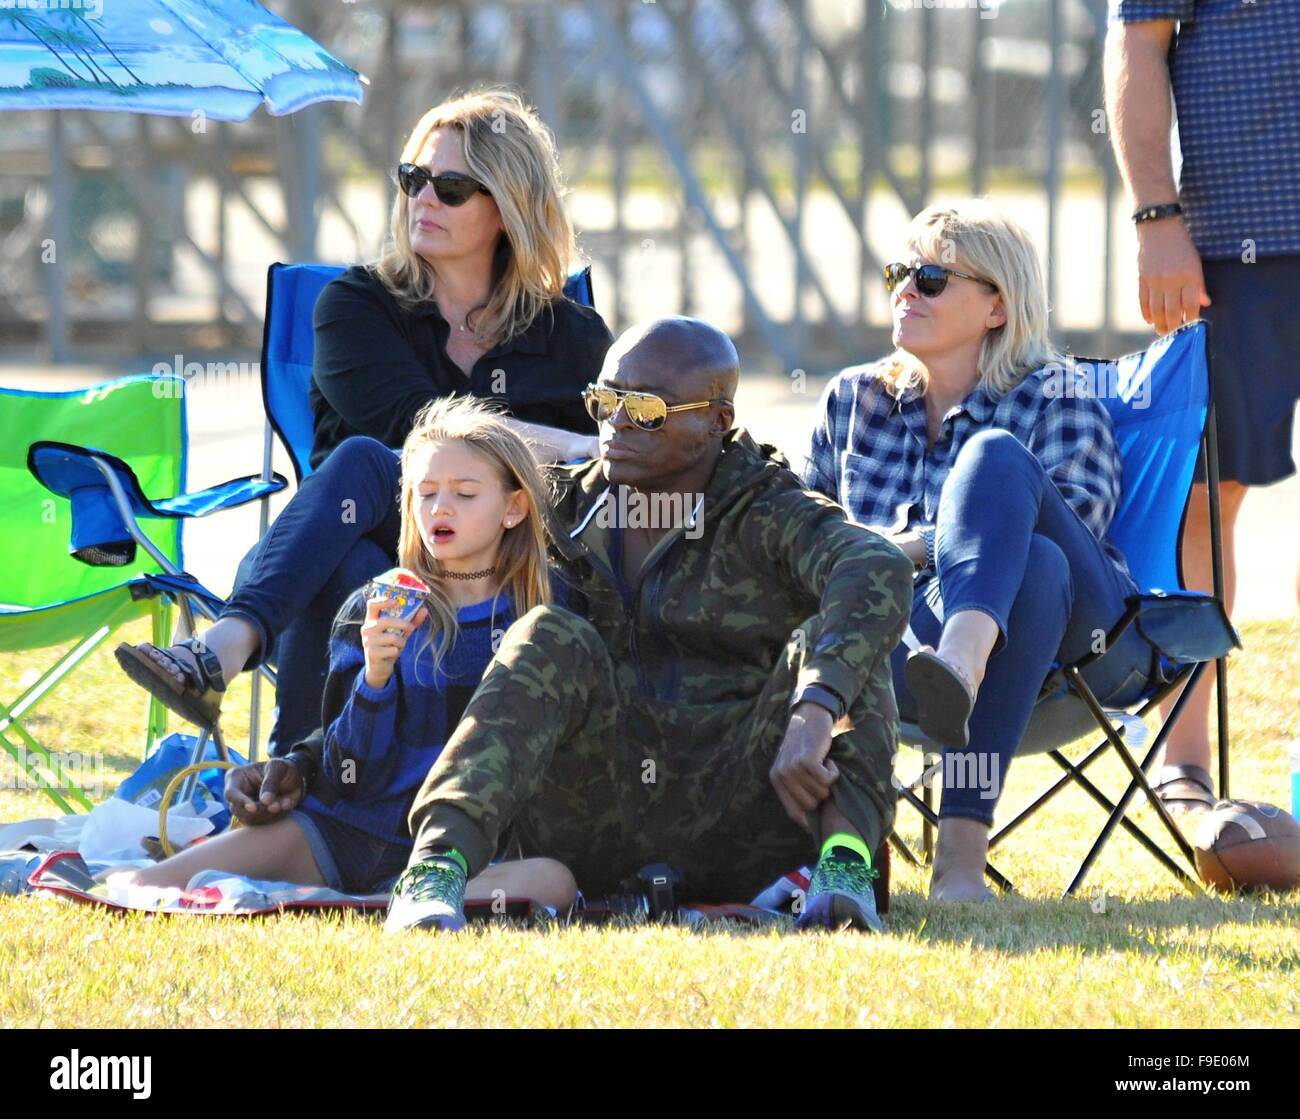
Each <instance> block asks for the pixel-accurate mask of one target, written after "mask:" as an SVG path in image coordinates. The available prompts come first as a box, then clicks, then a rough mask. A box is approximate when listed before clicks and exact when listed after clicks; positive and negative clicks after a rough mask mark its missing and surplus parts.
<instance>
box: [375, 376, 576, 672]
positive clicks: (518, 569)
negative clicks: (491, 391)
mask: <svg viewBox="0 0 1300 1119" xmlns="http://www.w3.org/2000/svg"><path fill="white" fill-rule="evenodd" d="M453 441H454V442H460V443H464V444H465V446H466V447H468V448H469V449H470V450H471V451H473V452H474V453H475V454H477V455H478V456H479V457H480V458H482V459H483V460H484V461H486V462H487V463H488V464H489V465H490V466H491V467H492V469H493V470H494V471H495V472H496V475H497V477H498V479H499V480H500V482H501V485H502V487H503V488H504V489H505V491H506V493H507V494H509V493H511V492H513V491H515V490H523V491H524V495H525V497H526V500H527V502H528V516H526V517H525V518H524V519H523V520H522V521H520V522H518V523H517V524H516V525H515V526H514V528H511V529H502V536H501V544H500V547H499V548H498V549H497V557H496V564H495V566H496V576H495V578H494V580H493V594H494V595H495V594H501V593H505V594H508V595H509V596H510V599H511V601H512V603H513V604H514V614H515V617H516V618H522V617H523V616H524V615H525V614H526V613H527V612H528V611H529V610H531V609H532V608H533V607H534V606H545V605H549V604H550V602H551V583H550V577H549V574H548V571H547V563H546V528H545V525H544V524H543V516H542V509H543V506H544V504H545V502H546V493H547V490H546V484H545V482H543V480H542V476H541V472H540V471H539V470H538V468H537V464H536V463H535V462H534V460H533V456H532V454H531V453H530V452H529V450H528V448H527V446H525V444H524V441H523V440H522V439H521V438H520V437H519V436H518V435H516V434H515V433H514V432H513V431H511V430H510V428H509V427H508V426H507V425H506V424H505V423H504V422H503V421H502V419H501V417H500V414H499V412H498V411H497V410H496V409H495V408H494V407H493V406H492V405H490V404H489V403H487V402H485V401H482V400H479V399H476V398H475V397H468V396H462V397H444V398H442V399H439V400H434V401H432V402H431V403H429V404H427V405H426V406H425V407H424V408H423V409H421V411H420V412H419V413H418V414H417V415H416V417H415V425H414V427H412V428H411V433H410V434H409V435H408V436H407V437H406V442H405V443H403V444H402V491H401V498H400V501H401V516H402V527H401V534H400V536H399V538H398V545H397V562H398V563H399V564H400V565H401V566H402V567H404V568H406V569H407V570H408V571H412V572H414V573H415V574H416V575H418V576H419V577H420V578H421V579H423V580H424V581H425V582H426V583H427V584H428V585H429V588H430V592H431V593H430V595H429V621H428V623H427V629H428V634H429V640H430V642H433V641H434V640H435V639H436V637H437V635H438V634H445V635H446V639H445V640H444V641H443V642H442V644H441V647H439V648H436V649H435V651H434V658H433V663H434V670H435V676H436V671H437V667H438V666H439V665H440V664H441V663H442V661H443V659H444V658H445V657H446V656H447V654H448V653H449V652H450V651H451V648H452V646H453V645H454V644H455V641H456V637H457V634H458V632H459V630H458V627H457V624H456V607H455V606H453V605H452V603H451V600H450V598H449V597H448V595H447V590H446V583H445V580H444V577H443V574H442V565H441V564H440V563H439V562H438V561H437V560H435V559H434V558H433V556H431V555H430V554H429V551H428V549H427V548H426V547H425V543H424V538H423V536H422V535H421V532H420V522H419V518H418V516H417V514H416V503H417V502H418V500H419V494H418V487H419V484H420V482H421V481H422V480H423V473H422V472H421V471H420V469H419V468H420V465H421V464H420V462H419V459H420V458H421V455H422V453H424V452H427V451H428V450H429V448H430V447H433V446H434V445H435V444H439V443H449V442H453Z"/></svg>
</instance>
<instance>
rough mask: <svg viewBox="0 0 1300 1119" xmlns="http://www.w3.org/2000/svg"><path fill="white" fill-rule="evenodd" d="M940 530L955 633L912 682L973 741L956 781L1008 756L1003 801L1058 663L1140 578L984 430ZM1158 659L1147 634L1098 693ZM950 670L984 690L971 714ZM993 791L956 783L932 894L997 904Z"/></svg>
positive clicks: (962, 464) (999, 776) (1006, 444)
mask: <svg viewBox="0 0 1300 1119" xmlns="http://www.w3.org/2000/svg"><path fill="white" fill-rule="evenodd" d="M938 526H939V527H938V534H937V537H936V561H937V564H936V565H937V568H938V577H937V583H938V588H937V596H938V598H937V600H936V602H933V603H930V607H931V617H932V618H933V617H936V616H941V617H942V636H941V637H940V641H939V646H938V651H937V658H935V657H929V658H922V662H923V663H925V664H927V666H929V667H928V669H927V671H926V672H917V671H916V670H915V667H914V666H915V664H916V660H913V661H912V662H910V663H909V665H908V666H907V669H906V670H905V677H906V683H907V685H908V688H909V690H910V691H911V692H912V693H914V695H913V698H914V699H915V701H916V704H917V707H918V712H919V715H920V717H921V722H922V728H923V729H927V728H926V723H927V718H926V716H927V707H931V706H940V705H946V706H950V707H951V708H952V709H951V710H947V711H944V712H941V713H942V714H943V715H944V716H945V717H944V718H943V719H940V720H938V722H939V723H940V725H953V726H956V727H957V730H958V731H959V732H960V731H961V730H963V729H964V730H967V731H968V734H969V739H968V740H969V743H970V746H971V750H970V751H969V753H971V754H973V755H974V756H973V757H968V758H962V759H958V758H952V759H951V760H950V759H949V758H948V757H947V756H945V762H944V765H945V772H950V771H951V772H960V773H963V774H971V773H972V772H973V773H974V774H976V775H977V776H978V775H979V774H981V773H986V772H987V768H988V766H989V765H990V764H992V763H993V759H994V758H995V757H996V765H997V772H996V789H997V791H998V792H1000V789H1001V784H1002V781H1003V780H1004V778H1005V773H1006V768H1007V765H1008V763H1009V762H1010V759H1011V757H1012V756H1013V755H1014V753H1015V750H1016V747H1017V746H1018V745H1019V742H1020V739H1021V737H1023V735H1024V730H1025V727H1026V726H1027V725H1028V721H1029V716H1030V715H1031V713H1032V711H1033V706H1034V703H1035V701H1036V700H1037V698H1038V693H1039V691H1040V689H1041V686H1042V684H1043V682H1044V680H1045V679H1046V677H1047V675H1048V672H1049V671H1050V668H1051V665H1052V662H1053V661H1054V660H1061V661H1073V660H1076V659H1078V658H1080V657H1082V656H1083V655H1085V654H1086V653H1087V652H1089V651H1090V649H1091V648H1092V647H1093V644H1094V643H1095V642H1096V640H1097V639H1098V635H1099V634H1103V635H1104V634H1105V633H1106V632H1107V631H1108V630H1109V629H1110V627H1111V626H1112V625H1113V624H1114V623H1115V622H1116V621H1117V620H1118V619H1119V617H1120V615H1121V614H1122V613H1123V611H1124V606H1125V600H1126V598H1127V597H1128V595H1129V594H1131V593H1132V591H1133V586H1132V581H1131V580H1129V579H1128V578H1126V577H1125V576H1123V575H1121V574H1120V572H1119V571H1118V570H1117V569H1116V568H1115V565H1114V564H1113V563H1112V562H1111V560H1110V558H1109V556H1108V555H1107V554H1106V552H1105V549H1104V548H1103V547H1102V545H1101V544H1100V543H1099V542H1098V541H1097V539H1096V538H1095V537H1094V536H1093V535H1092V533H1091V532H1090V531H1089V529H1088V528H1087V526H1086V525H1085V524H1084V523H1083V522H1082V521H1081V520H1080V519H1079V517H1078V516H1077V514H1075V512H1074V510H1073V509H1071V508H1070V506H1069V505H1068V504H1067V503H1066V502H1065V500H1064V499H1063V498H1062V497H1061V495H1060V493H1059V492H1058V491H1057V489H1056V487H1055V486H1054V485H1053V484H1052V482H1051V480H1050V479H1049V478H1048V477H1047V475H1046V473H1045V472H1044V471H1043V468H1042V465H1041V464H1040V463H1039V462H1038V460H1037V459H1036V458H1034V456H1033V454H1032V453H1030V452H1029V451H1028V450H1027V449H1026V448H1025V447H1024V446H1022V445H1021V444H1020V443H1019V442H1018V441H1017V440H1016V439H1015V438H1014V437H1013V436H1011V435H1010V434H1009V433H1007V432H1001V431H990V432H985V433H982V434H980V435H979V436H976V437H975V438H974V439H972V440H971V441H970V443H968V444H967V446H966V447H965V448H963V450H962V453H961V455H960V456H959V457H958V461H957V463H956V464H955V465H954V467H953V470H952V473H951V474H950V475H949V478H948V481H947V482H946V483H945V486H944V490H943V495H942V497H941V500H940V507H939V519H938ZM936 606H937V607H938V609H937V610H936V609H935V607H936ZM915 615H916V621H914V626H915V625H917V624H920V625H921V626H922V629H924V628H925V627H926V625H927V620H926V618H925V614H924V612H923V611H922V610H921V609H919V608H917V609H916V611H915ZM959 620H961V621H964V622H965V623H966V625H965V627H964V629H962V630H959V633H960V639H959V640H955V641H954V640H950V634H951V633H952V632H953V630H954V629H955V628H957V627H956V625H955V623H957V622H958V621H959ZM931 629H932V625H931ZM972 634H973V635H975V637H976V640H973V641H972V640H970V635H972ZM1150 663H1151V653H1150V649H1149V648H1148V647H1147V646H1146V645H1145V643H1144V642H1143V641H1142V640H1141V638H1140V636H1139V635H1137V634H1136V632H1134V633H1132V634H1129V635H1126V636H1125V638H1124V639H1123V646H1122V648H1116V649H1112V650H1110V651H1109V653H1108V655H1107V657H1106V658H1104V659H1103V661H1101V662H1099V664H1098V666H1097V667H1096V669H1095V673H1094V675H1093V676H1092V677H1091V678H1090V683H1092V685H1093V686H1094V688H1095V689H1096V690H1097V691H1098V693H1099V694H1100V695H1101V697H1102V698H1103V699H1105V698H1106V697H1107V696H1109V695H1112V694H1119V693H1121V692H1125V691H1126V690H1128V689H1130V688H1131V687H1132V685H1133V682H1134V681H1135V680H1136V679H1137V678H1138V677H1140V676H1144V674H1145V673H1146V672H1148V671H1149V669H1150ZM948 667H951V668H954V669H956V676H957V677H958V678H960V677H965V678H966V679H967V680H968V681H969V682H970V683H971V685H972V687H971V689H970V691H971V692H972V693H973V694H970V695H967V694H965V692H964V691H963V694H962V696H961V699H962V700H964V704H965V705H964V707H963V705H962V704H961V703H957V704H951V703H950V702H949V700H950V697H951V695H952V693H953V690H954V689H953V688H946V689H945V688H935V687H933V686H932V682H933V680H934V679H935V676H936V675H937V674H938V673H939V672H942V671H944V670H946V669H947V668H948ZM955 683H956V684H957V685H958V687H959V688H960V680H959V679H958V680H956V681H955ZM917 693H919V694H917ZM928 721H929V722H931V724H933V723H934V722H935V720H933V719H931V720H928ZM927 733H931V732H930V731H929V730H928V729H927ZM932 737H939V739H940V740H941V741H942V740H943V736H936V735H933V734H932ZM944 745H945V746H955V747H957V748H958V749H960V747H961V741H960V734H959V733H950V734H949V736H948V741H945V742H944ZM960 752H962V753H967V751H960ZM946 755H947V751H946ZM986 759H987V761H986ZM985 784H986V782H984V781H983V780H973V781H972V780H964V781H962V782H961V785H962V786H963V787H950V785H948V784H946V785H945V788H944V796H943V802H942V807H941V816H943V817H944V821H943V823H942V824H941V826H940V834H939V850H938V852H937V853H936V858H935V872H934V878H933V880H932V884H931V896H932V897H936V898H940V899H954V900H971V899H976V898H980V897H984V896H987V891H986V888H985V886H984V882H983V867H984V863H985V860H986V857H987V851H988V828H989V825H990V824H991V823H992V814H993V805H994V803H995V802H996V797H995V796H994V797H990V796H987V795H986V793H987V791H988V790H987V789H986V788H985V787H984V786H985ZM949 820H951V821H952V822H951V824H950V823H949ZM945 831H946V833H947V834H946V835H945Z"/></svg>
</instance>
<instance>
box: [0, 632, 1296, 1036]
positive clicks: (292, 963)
mask: <svg viewBox="0 0 1300 1119" xmlns="http://www.w3.org/2000/svg"><path fill="white" fill-rule="evenodd" d="M133 636H136V637H143V636H144V634H143V632H141V633H139V634H133ZM1243 638H1244V640H1245V644H1246V649H1245V651H1243V652H1241V653H1239V654H1237V655H1236V656H1235V657H1234V658H1233V661H1232V675H1231V686H1232V691H1233V708H1232V714H1233V732H1234V742H1235V746H1234V767H1233V788H1234V792H1235V793H1236V794H1237V795H1239V796H1244V797H1248V798H1251V799H1259V800H1267V801H1272V802H1274V803H1280V804H1286V803H1287V799H1288V785H1287V774H1286V757H1285V743H1286V742H1287V741H1288V740H1289V739H1291V738H1293V737H1295V736H1296V735H1297V734H1300V725H1298V720H1300V624H1297V623H1295V622H1292V623H1285V622H1275V623H1269V624H1258V625H1250V626H1247V627H1246V628H1245V630H1244V633H1243ZM32 663H33V658H32V657H30V656H24V657H18V656H0V695H4V696H11V695H13V694H14V693H15V691H16V690H17V689H16V687H15V684H16V681H17V679H18V678H19V677H20V676H21V674H22V673H23V672H24V671H26V670H27V669H28V668H29V667H30V665H31V664H32ZM86 680H87V681H88V683H86V684H85V685H84V686H83V688H82V690H81V692H80V693H79V695H80V699H79V701H78V704H77V707H76V709H75V710H73V709H72V708H71V707H70V705H69V704H67V703H66V702H65V703H64V704H63V705H62V710H63V712H64V716H63V717H62V718H60V719H57V720H45V721H43V722H42V723H41V724H40V725H39V730H40V733H42V734H43V735H44V736H45V737H46V739H47V740H48V742H49V744H50V745H51V746H52V747H54V748H59V749H62V750H65V751H68V750H82V751H90V752H96V751H98V752H102V753H103V754H104V756H105V763H106V768H108V769H109V771H110V776H109V779H108V783H109V784H110V785H111V784H115V783H116V781H117V780H118V779H120V777H121V776H122V775H124V774H125V773H127V772H129V771H130V769H131V768H132V767H133V766H134V764H135V761H136V759H137V758H138V754H139V742H138V733H137V731H136V729H135V727H136V722H138V718H137V717H138V716H140V715H142V711H143V704H142V703H141V702H140V700H139V697H138V695H137V694H135V692H134V689H133V688H132V686H131V685H130V684H128V683H126V682H125V680H124V679H119V673H118V672H117V669H116V666H115V665H114V664H113V663H112V661H111V657H110V656H109V654H108V652H107V650H101V651H100V652H99V653H97V654H96V656H95V658H94V659H93V662H92V663H91V665H90V668H89V672H88V674H87V676H86ZM245 696H246V693H244V692H236V693H235V694H234V696H232V699H235V700H238V699H241V698H243V708H244V711H243V712H241V705H240V703H238V702H236V703H234V704H233V705H232V706H231V708H230V712H229V714H228V716H227V721H228V722H229V723H230V724H231V727H230V730H231V732H232V741H233V740H234V739H233V733H234V732H236V731H237V730H238V729H239V725H240V722H241V719H240V716H241V713H242V714H243V715H244V717H245V718H246V707H247V701H246V698H244V697H245ZM3 764H8V763H3ZM1053 770H1054V767H1053V766H1052V765H1051V763H1050V762H1048V761H1045V760H1042V759H1031V760H1027V761H1024V762H1020V763H1017V765H1016V767H1015V768H1014V770H1013V771H1012V779H1011V785H1010V789H1009V791H1008V793H1007V796H1006V798H1005V801H1006V807H1007V808H1008V809H1009V810H1014V809H1015V807H1016V806H1017V805H1018V804H1019V803H1021V802H1022V801H1023V800H1025V799H1027V798H1028V797H1029V796H1030V795H1031V792H1032V791H1033V790H1034V789H1036V788H1037V787H1038V786H1039V785H1041V784H1042V783H1044V782H1045V781H1046V780H1047V779H1048V778H1050V777H1052V776H1054V772H1053ZM1095 770H1096V772H1098V773H1099V774H1100V775H1101V776H1100V777H1099V781H1100V783H1101V784H1102V785H1103V787H1104V788H1107V789H1108V790H1110V791H1112V792H1114V791H1115V790H1116V788H1117V787H1118V786H1119V785H1120V784H1121V777H1120V773H1119V768H1118V766H1117V765H1116V764H1110V763H1107V764H1106V765H1105V766H1102V765H1100V764H1099V765H1098V766H1097V767H1095ZM1090 772H1092V771H1090ZM1058 804H1059V806H1060V807H1059V811H1058V812H1057V814H1056V815H1055V816H1054V817H1053V818H1052V819H1051V820H1050V821H1046V820H1045V821H1043V822H1042V823H1039V824H1037V825H1034V826H1030V827H1028V828H1026V829H1025V830H1024V832H1023V833H1022V834H1018V835H1017V836H1016V837H1015V838H1014V839H1013V840H1012V841H1011V842H1009V843H1008V844H1007V846H1006V847H1005V848H1004V849H1002V850H1000V851H999V853H998V857H997V863H998V865H999V866H1000V867H1001V869H1002V870H1003V871H1004V872H1005V873H1006V874H1008V875H1009V876H1010V877H1011V878H1012V879H1013V880H1015V881H1016V883H1017V886H1018V890H1019V893H1018V894H1017V895H1016V896H1013V897H1009V898H1003V899H1001V900H999V901H997V902H995V903H993V904H990V905H986V906H951V907H938V906H931V905H930V904H929V903H928V902H927V901H926V900H925V885H926V882H925V876H924V874H923V873H922V872H920V871H917V870H913V869H911V868H908V867H905V866H900V865H899V863H898V862H897V861H896V862H895V881H894V899H893V908H892V910H891V912H890V914H889V915H888V917H887V918H886V925H887V928H888V933H887V935H885V936H883V937H861V936H857V935H849V934H839V935H834V936H821V935H819V936H813V937H793V936H791V935H789V934H788V932H786V931H785V930H776V931H767V930H765V931H762V932H753V931H749V930H744V929H736V928H727V929H714V930H710V931H708V932H704V933H693V932H689V931H686V930H682V929H675V928H672V929H658V928H655V929H646V928H617V929H603V930H601V929H565V928H559V927H555V928H551V929H543V930H521V929H518V928H511V927H492V928H484V929H479V930H476V931H471V932H470V933H467V934H464V935H461V936H457V937H447V938H431V937H422V936H412V937H405V938H386V937H385V936H384V935H383V934H382V931H381V929H380V927H379V923H378V922H377V921H376V920H374V919H373V918H368V917H358V916H355V915H350V914H344V915H339V914H326V915H322V916H316V915H309V916H304V915H286V916H283V917H272V918H265V919H254V920H241V919H238V918H221V919H217V918H207V917H152V916H146V915H136V914H132V915H128V916H117V915H110V914H107V913H104V912H101V911H96V910H90V909H85V908H81V907H78V906H76V905H74V904H71V903H68V902H64V901H62V900H60V899H56V898H41V897H22V898H13V899H0V971H2V972H3V974H4V976H5V982H4V983H3V984H2V985H0V1025H5V1026H23V1027H31V1026H78V1027H92V1026H94V1027H100V1026H106V1027H138V1026H143V1027H161V1026H256V1027H274V1026H288V1027H292V1026H305V1025H319V1026H345V1025H346V1026H452V1025H468V1026H474V1025H506V1024H511V1025H528V1026H591V1025H598V1026H599V1025H619V1026H666V1025H694V1026H732V1025H748V1026H765V1025H807V1026H810V1025H823V1026H825V1025H830V1026H851V1025H868V1024H869V1025H874V1026H879V1027H884V1026H895V1027H897V1026H948V1025H953V1026H977V1027H978V1026H1073V1025H1087V1026H1121V1027H1136V1028H1152V1027H1161V1026H1169V1025H1178V1026H1183V1027H1203V1026H1282V1025H1289V1024H1292V1023H1293V1022H1294V1020H1295V1018H1296V1016H1297V1014H1300V983H1297V970H1298V966H1297V965H1300V946H1298V945H1297V938H1296V935H1295V927H1296V923H1297V920H1300V896H1298V895H1297V894H1294V893H1293V894H1291V895H1289V896H1288V897H1285V898H1283V897H1278V896H1277V895H1268V894H1265V895H1260V896H1257V897H1253V898H1232V899H1223V898H1219V897H1213V896H1206V897H1201V898H1192V897H1191V896H1190V895H1187V894H1186V893H1185V892H1183V891H1182V890H1181V889H1180V888H1179V887H1178V886H1177V885H1176V884H1175V883H1174V882H1173V881H1172V880H1171V879H1170V878H1168V876H1167V875H1166V874H1165V873H1164V872H1163V871H1161V870H1160V869H1159V868H1158V867H1156V866H1155V865H1154V864H1153V863H1151V862H1150V860H1148V859H1146V858H1145V856H1143V855H1142V854H1141V852H1140V851H1139V850H1138V848H1137V846H1136V844H1135V843H1134V842H1133V841H1131V840H1130V839H1129V838H1128V837H1127V836H1123V835H1121V836H1120V837H1118V838H1117V839H1116V840H1115V841H1114V842H1113V843H1112V844H1111V846H1110V848H1109V849H1108V850H1107V852H1106V853H1105V854H1104V855H1103V857H1102V859H1101V861H1100V862H1099V864H1098V865H1097V867H1096V869H1095V871H1094V873H1093V877H1092V879H1091V882H1090V884H1089V886H1088V888H1087V891H1086V892H1087V894H1088V896H1087V897H1081V898H1079V899H1073V900H1061V899H1060V898H1059V896H1058V895H1059V891H1060V889H1061V887H1062V886H1063V885H1064V883H1065V881H1066V879H1067V878H1068V875H1069V873H1070V870H1071V869H1072V867H1073V865H1074V864H1075V862H1077V860H1078V858H1079V857H1080V855H1081V854H1082V850H1083V849H1084V847H1085V846H1086V841H1087V836H1088V834H1089V833H1090V832H1091V831H1095V829H1096V827H1097V826H1098V824H1099V822H1100V819H1099V814H1098V811H1097V809H1096V808H1095V807H1094V806H1093V805H1092V804H1091V802H1090V801H1087V800H1086V798H1083V797H1082V796H1079V795H1075V794H1073V793H1070V794H1066V796H1065V797H1063V798H1062V799H1061V800H1060V801H1058ZM52 814H53V813H52V812H51V810H50V806H49V805H48V802H47V801H45V800H44V798H43V797H42V796H41V795H40V794H38V793H34V792H3V793H0V820H5V821H9V820H18V819H23V818H26V817H31V816H46V815H52ZM1144 818H1145V819H1146V822H1147V823H1149V824H1150V823H1152V821H1151V820H1150V819H1149V818H1146V817H1144ZM902 820H903V823H902V830H903V831H904V833H905V834H909V835H912V836H913V837H914V836H915V834H916V831H917V829H916V828H915V826H914V822H913V820H912V819H910V818H909V817H908V815H907V814H906V813H904V815H903V817H902ZM1103 893H1104V895H1105V903H1104V912H1099V911H1098V910H1101V909H1102V908H1103V907H1102V904H1101V902H1100V900H1099V897H1100V895H1101V894H1103Z"/></svg>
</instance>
